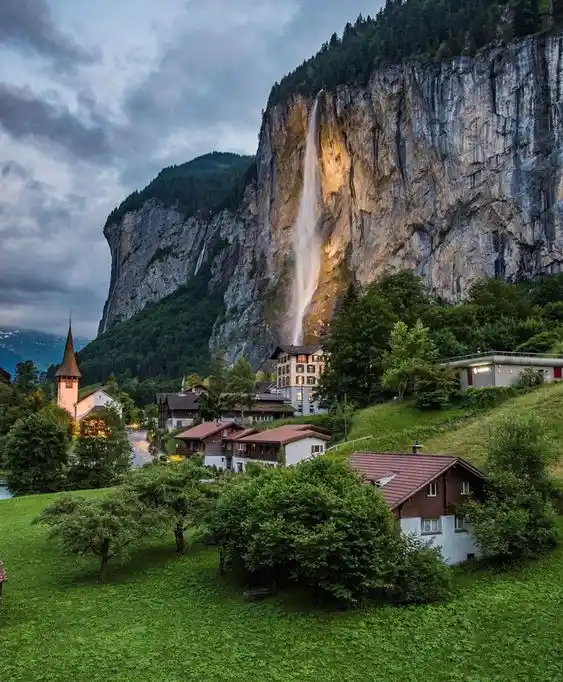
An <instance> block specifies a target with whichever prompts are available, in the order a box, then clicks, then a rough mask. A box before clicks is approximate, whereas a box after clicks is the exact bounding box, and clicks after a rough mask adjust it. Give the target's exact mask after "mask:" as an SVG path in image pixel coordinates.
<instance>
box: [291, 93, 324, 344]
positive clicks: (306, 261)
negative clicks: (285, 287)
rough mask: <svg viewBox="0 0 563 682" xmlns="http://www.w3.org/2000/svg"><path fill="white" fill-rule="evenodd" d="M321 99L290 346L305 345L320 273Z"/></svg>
mask: <svg viewBox="0 0 563 682" xmlns="http://www.w3.org/2000/svg"><path fill="white" fill-rule="evenodd" d="M318 105H319V99H318V95H317V98H316V99H315V103H314V104H313V109H312V111H311V118H310V119H309V127H308V131H307V142H306V147H305V165H304V168H303V189H302V191H301V199H300V202H299V211H298V214H297V220H296V221H295V227H294V230H293V252H294V255H295V272H294V277H293V288H292V297H291V309H290V321H291V343H292V344H293V345H294V346H298V345H300V344H302V343H303V320H304V319H305V316H306V314H307V310H308V308H309V306H310V304H311V301H312V300H313V296H314V294H315V291H316V289H317V285H318V281H319V275H320V271H321V248H322V241H321V235H320V234H319V231H318V223H319V218H320V213H321V192H320V171H319V149H318V116H317V111H318Z"/></svg>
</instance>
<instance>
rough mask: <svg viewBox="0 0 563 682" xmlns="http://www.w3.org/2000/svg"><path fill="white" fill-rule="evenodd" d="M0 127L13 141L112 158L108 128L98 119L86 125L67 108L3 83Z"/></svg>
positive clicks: (82, 154) (81, 155)
mask: <svg viewBox="0 0 563 682" xmlns="http://www.w3.org/2000/svg"><path fill="white" fill-rule="evenodd" d="M0 126H1V127H2V128H4V130H5V131H6V132H7V133H8V134H10V135H11V136H12V137H14V138H30V137H31V138H38V139H44V140H47V141H49V142H52V143H54V144H56V145H59V146H61V147H63V148H65V149H67V150H68V151H69V152H71V153H72V154H74V155H75V156H78V157H80V158H83V159H92V160H103V159H107V158H108V157H109V156H110V155H111V145H110V141H109V135H108V130H109V128H110V126H109V125H108V128H106V129H104V128H103V127H102V125H101V122H100V120H99V119H98V120H97V121H96V123H95V124H94V125H92V126H86V125H84V124H83V123H82V122H81V121H80V120H79V119H78V118H77V117H76V116H74V115H73V114H72V113H71V112H70V111H69V110H68V108H66V107H64V106H62V105H59V106H56V105H54V104H52V103H50V102H48V101H46V100H44V99H39V98H37V97H35V96H34V94H33V93H32V92H31V90H29V89H28V88H18V87H15V86H11V85H7V84H5V83H0Z"/></svg>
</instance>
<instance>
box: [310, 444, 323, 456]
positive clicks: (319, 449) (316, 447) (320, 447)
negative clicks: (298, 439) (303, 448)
mask: <svg viewBox="0 0 563 682" xmlns="http://www.w3.org/2000/svg"><path fill="white" fill-rule="evenodd" d="M319 452H324V445H311V454H312V455H317V454H318V453H319Z"/></svg>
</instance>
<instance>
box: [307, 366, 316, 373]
mask: <svg viewBox="0 0 563 682" xmlns="http://www.w3.org/2000/svg"><path fill="white" fill-rule="evenodd" d="M315 371H316V368H315V365H307V372H308V373H309V374H314V373H315Z"/></svg>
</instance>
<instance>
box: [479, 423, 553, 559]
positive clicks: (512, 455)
mask: <svg viewBox="0 0 563 682" xmlns="http://www.w3.org/2000/svg"><path fill="white" fill-rule="evenodd" d="M558 458H559V453H558V452H556V451H555V449H554V444H553V443H551V442H550V441H549V440H548V439H547V437H546V432H545V428H544V426H543V424H542V422H541V421H540V420H539V419H538V418H537V417H535V416H534V415H527V416H525V417H519V418H514V417H512V418H507V419H506V420H505V421H504V422H501V423H500V424H499V425H498V426H497V427H496V429H495V430H494V432H493V433H492V435H491V438H490V442H489V447H488V463H487V464H488V473H489V478H488V485H487V495H486V499H485V500H484V501H474V502H471V503H469V504H468V505H467V507H466V512H467V515H468V517H469V520H470V522H471V524H472V527H473V532H474V534H475V537H476V539H477V542H478V543H479V545H480V546H481V549H482V550H483V551H484V552H485V553H486V554H488V555H492V556H498V557H501V558H504V559H525V558H527V557H535V556H538V555H539V554H541V553H542V552H545V551H547V550H549V549H551V548H553V547H554V546H555V545H556V543H557V539H558V537H557V529H556V525H555V510H554V506H553V502H554V499H556V498H557V497H558V491H557V488H556V486H555V485H554V483H553V481H552V479H551V477H550V475H549V471H548V469H549V466H551V465H552V464H553V463H554V462H555V461H556V460H557V459H558Z"/></svg>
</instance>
